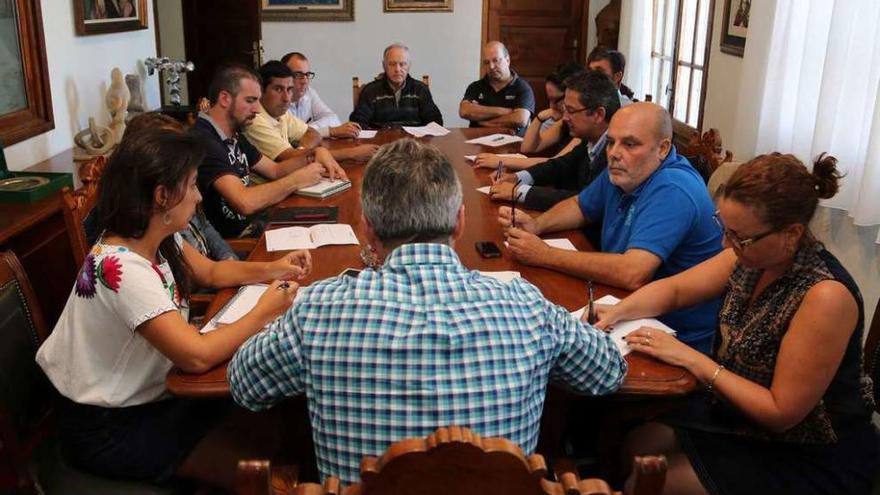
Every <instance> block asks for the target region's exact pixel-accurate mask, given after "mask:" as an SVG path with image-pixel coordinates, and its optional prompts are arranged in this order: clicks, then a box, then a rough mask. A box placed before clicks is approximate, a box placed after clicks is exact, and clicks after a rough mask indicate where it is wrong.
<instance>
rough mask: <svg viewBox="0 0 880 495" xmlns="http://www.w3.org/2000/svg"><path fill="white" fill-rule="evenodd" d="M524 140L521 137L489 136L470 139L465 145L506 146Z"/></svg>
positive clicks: (507, 135) (508, 135) (506, 135)
mask: <svg viewBox="0 0 880 495" xmlns="http://www.w3.org/2000/svg"><path fill="white" fill-rule="evenodd" d="M522 140H523V138H521V137H519V136H512V135H510V134H489V135H488V136H483V137H478V138H474V139H468V140H467V141H465V143H468V144H482V145H483V146H491V147H493V148H494V147H496V146H504V145H505V144H513V143H518V142H520V141H522Z"/></svg>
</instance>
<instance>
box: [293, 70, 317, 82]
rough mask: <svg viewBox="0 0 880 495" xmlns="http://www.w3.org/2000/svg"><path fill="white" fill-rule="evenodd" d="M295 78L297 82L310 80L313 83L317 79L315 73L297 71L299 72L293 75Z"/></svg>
mask: <svg viewBox="0 0 880 495" xmlns="http://www.w3.org/2000/svg"><path fill="white" fill-rule="evenodd" d="M293 78H294V79H296V80H297V81H302V80H303V79H308V80H309V81H311V80H312V79H314V78H315V73H314V72H299V71H297V72H294V73H293Z"/></svg>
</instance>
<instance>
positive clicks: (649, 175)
mask: <svg viewBox="0 0 880 495" xmlns="http://www.w3.org/2000/svg"><path fill="white" fill-rule="evenodd" d="M605 151H606V153H607V155H608V167H607V168H606V169H605V170H604V171H603V172H602V173H601V174H600V175H599V177H597V178H596V180H595V181H593V182H592V183H591V184H590V185H589V186H587V187H586V188H585V189H584V190H583V191H581V193H580V194H579V195H578V196H575V197H572V198H570V199H567V200H565V201H562V202H561V203H558V204H557V205H556V206H554V207H553V208H551V209H550V210H548V211H547V212H546V213H544V214H543V215H541V216H538V217H537V218H532V217H530V216H529V215H527V214H526V213H524V212H521V211H517V212H516V216H515V217H516V226H515V227H512V228H511V225H510V221H511V211H510V208H509V207H502V208H501V209H500V210H499V218H498V220H499V222H500V223H501V225H502V226H504V227H505V228H508V231H507V236H508V243H509V245H510V251H511V252H512V253H513V254H514V256H516V258H517V259H519V261H521V262H524V263H527V264H531V265H537V266H544V267H547V268H551V269H554V270H558V271H561V272H564V273H568V274H572V275H576V276H579V277H582V278H585V279H590V280H594V281H596V282H600V283H603V284H607V285H613V286H616V287H622V288H624V289H628V290H635V289H638V288H639V287H641V286H643V285H645V284H647V283H649V282H651V281H653V280H656V279H659V278H664V277H668V276H670V275H675V274H676V273H679V272H682V271H684V270H687V269H688V268H690V267H692V266H694V265H696V264H699V263H701V262H703V261H705V260H707V259H709V258H711V257H712V256H714V255H715V254H717V253H718V252H719V251H721V229H719V227H718V225H717V223H716V222H715V220H714V218H713V215H714V212H715V206H714V204H713V203H712V200H711V198H710V197H709V193H708V192H707V190H706V185H705V183H703V179H702V178H700V174H699V173H697V171H696V170H695V169H694V168H693V167H692V166H691V164H690V163H689V162H688V161H687V159H686V158H684V157H683V156H681V155H679V154H678V153H677V152H676V151H675V146H673V144H672V121H671V119H670V117H669V113H667V112H666V110H665V109H664V108H663V107H661V106H658V105H655V104H653V103H633V104H631V105H628V106H626V107H624V108H621V109H620V110H618V111H617V113H615V114H614V117H613V118H612V119H611V123H610V125H609V127H608V137H607V141H606V145H605ZM594 221H601V222H602V242H601V244H602V245H601V248H602V249H601V252H579V251H565V250H562V249H557V248H552V247H550V246H548V245H547V244H545V243H544V242H543V241H542V240H541V239H540V238H539V237H538V236H539V235H541V234H547V233H550V232H557V231H561V230H569V229H576V228H582V227H585V226H587V225H589V224H590V223H592V222H594ZM718 308H719V301H718V300H712V301H709V302H706V303H702V304H698V305H695V306H691V307H689V308H687V309H684V310H680V311H674V312H671V313H667V314H666V315H665V316H663V317H662V318H660V320H661V321H663V322H664V323H666V324H667V325H669V326H670V327H672V328H673V329H675V330H677V331H678V337H679V339H680V340H682V341H683V342H685V343H687V344H689V345H691V346H692V347H694V348H696V349H698V350H700V351H703V352H709V351H710V350H711V345H712V339H713V336H714V333H715V329H716V327H717V315H718Z"/></svg>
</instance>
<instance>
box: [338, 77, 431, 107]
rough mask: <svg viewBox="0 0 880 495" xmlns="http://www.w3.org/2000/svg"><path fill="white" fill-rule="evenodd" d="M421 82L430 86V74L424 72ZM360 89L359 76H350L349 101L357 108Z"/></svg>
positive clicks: (376, 78)
mask: <svg viewBox="0 0 880 495" xmlns="http://www.w3.org/2000/svg"><path fill="white" fill-rule="evenodd" d="M383 77H385V74H379V75H377V76H376V77H375V80H378V79H382V78H383ZM422 83H423V84H424V85H425V86H428V87H429V88H430V87H431V76H429V75H427V74H426V75H423V76H422ZM361 89H362V87H361V80H360V78H358V77H352V78H351V103H352V108H357V106H358V101H360V99H361Z"/></svg>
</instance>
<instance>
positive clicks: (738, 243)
mask: <svg viewBox="0 0 880 495" xmlns="http://www.w3.org/2000/svg"><path fill="white" fill-rule="evenodd" d="M712 218H713V219H715V224H716V225H718V228H719V229H721V233H722V234H724V237H726V238H727V240H728V241H730V244H731V245H732V246H733V247H735V248H736V249H738V250H740V251H744V250H745V249H746V248H747V247H749V246H751V245H752V244H754V243H756V242H758V241H760V240H761V239H763V238H765V237H767V236H768V235H770V234H773V233H776V230H768V231H767V232H764V233H763V234H758V235H753V236H752V237H748V238H745V239H743V238H741V237H739V236H738V235H736V234H735V233H734V232H733V231H732V230H730V229H728V228H726V227H724V223H722V222H721V217H720V216H719V215H718V212H717V211H716V212H715V214H714V215H712Z"/></svg>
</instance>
